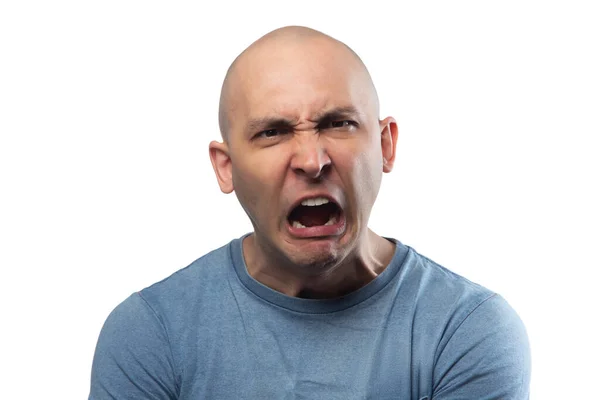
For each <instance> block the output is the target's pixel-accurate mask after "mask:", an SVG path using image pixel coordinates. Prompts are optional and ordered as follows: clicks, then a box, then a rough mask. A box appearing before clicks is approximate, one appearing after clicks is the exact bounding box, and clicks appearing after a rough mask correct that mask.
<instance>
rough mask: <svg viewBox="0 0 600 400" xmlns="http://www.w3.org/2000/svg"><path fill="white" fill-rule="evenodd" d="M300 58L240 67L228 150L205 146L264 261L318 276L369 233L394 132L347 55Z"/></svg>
mask: <svg viewBox="0 0 600 400" xmlns="http://www.w3.org/2000/svg"><path fill="white" fill-rule="evenodd" d="M302 54H307V53H303V52H301V51H298V49H296V48H294V47H293V46H290V47H287V48H286V50H280V49H279V48H278V52H277V54H273V52H272V51H271V52H269V51H263V52H260V51H258V54H254V55H253V58H252V62H248V63H247V65H246V66H245V67H244V68H240V70H239V72H238V74H239V79H238V82H239V85H236V87H237V88H238V89H239V90H236V92H235V100H233V101H234V103H233V104H232V107H231V110H232V111H231V115H230V118H229V121H230V122H229V129H230V130H229V140H228V142H229V143H228V145H224V144H221V147H218V146H216V147H213V145H211V157H212V160H213V165H214V166H215V171H216V172H217V175H218V177H219V175H220V177H219V181H220V183H221V188H222V189H223V190H224V191H229V190H228V189H233V190H235V192H236V194H237V197H238V199H239V201H240V203H241V205H242V207H243V208H244V210H245V211H246V213H247V214H248V216H249V217H250V220H251V221H252V224H253V226H254V229H255V237H254V240H255V242H256V243H257V244H258V245H259V247H260V248H261V249H263V251H265V252H267V253H268V257H271V258H275V259H280V260H283V261H286V262H287V264H290V265H294V266H297V267H298V268H300V269H302V270H304V271H305V272H307V273H311V272H315V273H319V272H322V271H323V269H326V268H329V267H331V266H334V265H336V264H337V263H339V262H341V261H342V260H343V259H345V258H346V257H347V256H348V255H349V254H351V253H352V252H353V251H355V250H356V248H357V246H358V245H359V243H360V241H361V240H362V239H364V237H365V236H366V232H367V223H368V220H369V215H370V213H371V209H372V206H373V203H374V202H375V199H376V197H377V193H378V191H379V186H380V183H381V177H382V171H387V170H390V169H391V163H392V162H393V153H394V146H395V134H396V128H395V123H394V122H393V120H391V119H388V120H386V121H379V120H378V116H377V112H378V111H377V103H376V98H375V93H374V90H373V88H372V86H371V83H370V81H369V80H368V78H367V76H366V72H365V71H364V70H363V69H361V68H360V64H358V61H357V60H356V59H355V58H354V56H353V55H351V54H349V53H348V51H347V50H346V49H343V48H339V47H336V46H333V45H330V44H328V43H322V44H320V46H319V45H318V44H313V46H312V47H311V49H310V56H307V57H303V56H301V55H302ZM313 57H314V58H313ZM248 61H249V60H248ZM392 124H393V127H390V125H392ZM214 149H217V151H215V150H214ZM218 149H220V151H219V150H218ZM220 172H221V174H220ZM223 177H224V179H223ZM223 183H225V184H226V185H225V186H224V185H223ZM303 201H304V202H303ZM323 202H328V203H325V204H322V205H320V206H319V203H323ZM302 204H304V205H302Z"/></svg>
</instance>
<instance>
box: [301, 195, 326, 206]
mask: <svg viewBox="0 0 600 400" xmlns="http://www.w3.org/2000/svg"><path fill="white" fill-rule="evenodd" d="M327 203H329V200H327V199H326V198H325V197H315V198H314V199H306V200H304V201H303V202H302V205H303V206H320V205H322V204H327Z"/></svg>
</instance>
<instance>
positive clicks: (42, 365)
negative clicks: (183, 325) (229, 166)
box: [0, 0, 600, 399]
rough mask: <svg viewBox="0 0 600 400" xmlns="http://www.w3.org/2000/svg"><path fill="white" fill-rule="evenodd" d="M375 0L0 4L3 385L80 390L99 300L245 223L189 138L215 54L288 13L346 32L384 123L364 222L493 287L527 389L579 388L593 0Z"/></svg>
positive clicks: (591, 241) (581, 393)
mask: <svg viewBox="0 0 600 400" xmlns="http://www.w3.org/2000/svg"><path fill="white" fill-rule="evenodd" d="M391 4H392V2H389V3H388V4H386V3H382V2H377V1H372V0H371V1H365V2H357V3H354V2H348V1H345V2H342V1H315V2H313V1H302V2H289V3H287V2H275V1H272V2H266V1H248V2H245V3H241V2H240V3H239V4H234V3H232V2H230V1H218V2H215V3H214V4H212V5H204V4H202V3H201V2H200V1H197V2H166V1H165V2H157V1H126V0H120V1H102V2H100V1H97V2H91V1H89V2H85V1H71V2H68V1H44V2H42V1H38V2H31V1H4V2H2V5H0V61H1V62H0V133H1V141H0V184H1V186H0V191H1V196H0V202H1V208H0V268H1V275H0V285H1V286H0V287H1V289H0V307H1V319H0V321H1V328H0V335H1V340H0V364H1V365H0V368H1V369H2V370H1V375H0V377H1V378H0V379H1V381H2V395H0V396H1V397H2V398H6V399H82V398H86V396H87V394H88V390H89V375H90V368H91V362H92V357H93V352H94V347H95V344H96V339H97V336H98V333H99V331H100V328H101V326H102V323H103V322H104V319H105V318H106V316H107V315H108V313H109V312H110V311H111V310H112V309H113V308H114V307H115V306H116V305H117V304H118V303H119V302H120V301H122V300H123V299H124V298H126V297H127V296H128V295H129V294H130V293H132V292H133V291H136V290H139V289H141V288H143V287H145V286H148V285H150V284H152V283H154V282H155V281H158V280H160V279H162V278H164V277H166V276H168V275H169V274H171V273H172V272H174V271H175V270H177V269H179V268H182V267H184V266H186V265H188V264H189V263H190V262H192V261H193V260H194V259H196V258H198V257H199V256H201V255H203V254H204V253H206V252H208V251H210V250H212V249H214V248H216V247H219V246H221V245H223V244H225V243H227V242H228V241H229V240H231V239H232V238H235V237H238V236H241V235H242V234H244V233H245V232H247V231H249V230H250V224H249V223H248V222H247V219H246V216H245V214H244V213H243V211H242V209H241V207H240V206H239V205H238V203H237V200H236V198H235V196H234V195H230V196H225V195H223V194H221V192H220V191H219V190H218V186H217V184H216V180H215V178H214V175H213V172H212V168H211V166H210V162H209V159H208V151H207V145H208V142H209V141H210V140H211V139H216V138H218V137H219V133H218V125H217V103H218V96H219V90H220V85H221V82H222V79H223V76H224V74H225V71H226V69H227V67H228V66H229V63H230V62H231V61H232V60H233V58H234V57H235V56H236V55H237V54H238V53H239V52H240V51H242V50H243V49H244V48H245V47H246V46H247V45H249V44H250V43H251V42H252V41H254V40H255V39H257V38H258V37H259V36H261V35H263V34H265V33H266V32H268V31H270V30H272V29H275V28H277V27H280V26H283V25H289V24H299V25H307V26H311V27H313V28H316V29H319V30H322V31H324V32H325V33H328V34H330V35H332V36H334V37H336V38H338V39H340V40H342V41H344V42H346V43H347V44H349V45H350V46H351V47H353V48H354V49H355V50H356V51H357V52H358V54H359V55H361V57H362V58H363V60H364V61H365V63H366V64H367V66H368V68H369V69H370V71H371V73H372V75H373V78H374V81H375V84H376V86H377V88H378V90H379V94H380V98H381V104H382V117H385V116H387V115H393V116H395V117H396V118H397V120H398V124H399V129H400V139H399V144H398V160H397V164H396V168H395V170H394V172H393V173H392V174H390V175H386V176H385V179H384V182H383V187H382V190H381V192H380V196H379V199H378V202H377V204H376V206H375V209H374V212H373V215H372V222H371V226H372V228H373V229H374V230H375V231H376V232H378V233H380V234H382V235H385V236H392V237H395V238H398V239H400V240H401V241H403V242H404V243H406V244H408V245H410V246H412V247H414V248H415V249H417V250H418V251H419V252H421V253H423V254H425V255H427V256H429V257H430V258H432V259H434V260H435V261H438V262H439V263H441V264H443V265H444V266H446V267H448V268H450V269H452V270H454V271H456V272H458V273H460V274H462V275H464V276H466V277H468V278H469V279H471V280H473V281H475V282H478V283H481V284H483V285H484V286H487V287H489V288H490V289H492V290H495V291H497V292H499V293H501V294H502V295H503V296H504V297H505V298H506V299H507V300H508V301H509V302H510V303H511V304H512V306H513V307H514V308H515V309H516V310H517V311H518V312H519V314H520V315H521V317H522V319H523V320H524V322H525V324H526V326H527V328H528V332H529V335H530V341H531V346H532V353H533V378H532V386H531V387H532V399H575V398H591V397H592V396H594V393H595V394H596V395H597V393H598V392H597V389H596V388H597V383H598V380H597V374H598V372H600V371H599V370H598V358H599V357H600V352H599V345H598V337H600V329H599V328H598V325H597V323H598V320H599V314H600V313H599V311H598V306H600V302H599V301H598V298H597V295H596V293H597V292H598V289H597V288H598V283H597V277H598V273H597V270H598V268H600V257H599V256H598V241H599V239H600V234H599V226H600V225H599V224H600V218H599V212H598V204H600V196H599V194H598V188H599V184H598V182H599V178H598V172H599V171H600V163H599V160H598V158H599V156H598V152H599V146H598V144H597V139H598V135H599V134H600V122H599V120H600V118H599V117H600V115H599V114H600V79H599V76H600V55H599V53H600V39H599V38H600V28H599V25H600V24H599V21H600V13H599V10H598V6H597V5H596V4H597V3H596V2H593V1H589V2H582V1H544V2H542V1H502V2H500V1H494V2H492V1H444V2H442V1H439V2H432V1H420V2H416V1H415V2H397V3H393V4H395V5H393V6H392V5H391ZM299 56H301V55H299Z"/></svg>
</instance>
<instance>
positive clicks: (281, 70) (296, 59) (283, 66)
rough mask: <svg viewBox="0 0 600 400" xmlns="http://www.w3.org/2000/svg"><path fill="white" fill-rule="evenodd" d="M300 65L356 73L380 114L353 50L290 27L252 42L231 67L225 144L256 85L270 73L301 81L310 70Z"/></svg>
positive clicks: (223, 105)
mask: <svg viewBox="0 0 600 400" xmlns="http://www.w3.org/2000/svg"><path fill="white" fill-rule="evenodd" d="M333 61H335V62H333ZM299 63H305V64H306V63H308V64H310V63H312V65H314V66H315V69H317V67H318V68H319V69H321V70H323V71H320V72H321V74H322V75H325V76H326V75H330V76H331V77H335V76H337V75H338V74H340V73H342V71H341V70H342V69H344V70H346V69H349V70H352V72H351V73H352V74H353V75H352V76H353V79H355V80H356V79H357V77H358V80H360V81H361V82H360V84H361V85H363V86H364V87H365V89H366V92H368V97H369V101H370V102H371V103H372V106H373V107H374V109H375V110H376V111H375V112H376V113H377V114H378V113H379V100H378V97H377V92H376V90H375V86H374V85H373V81H372V79H371V76H370V74H369V72H368V70H367V68H366V67H365V65H364V64H363V62H362V60H361V59H360V57H359V56H358V55H357V54H356V53H355V52H354V51H353V50H352V49H351V48H350V47H348V46H347V45H346V44H344V43H342V42H340V41H338V40H336V39H334V38H332V37H330V36H328V35H325V34H324V33H321V32H319V31H316V30H314V29H310V28H306V27H301V26H288V27H284V28H280V29H276V30H274V31H272V32H269V33H267V34H266V35H264V36H263V37H261V38H260V39H258V40H257V41H255V42H254V43H252V44H251V45H250V46H249V47H248V48H246V49H245V50H244V51H243V52H242V53H241V54H240V55H239V56H238V57H237V58H236V59H235V60H234V61H233V63H232V64H231V66H230V67H229V69H228V71H227V74H226V76H225V80H224V82H223V86H222V89H221V99H220V103H219V127H220V130H221V136H222V137H223V139H224V140H225V141H228V138H229V133H230V131H231V129H232V122H233V119H235V118H236V117H235V114H236V111H238V110H239V109H241V108H243V104H242V103H243V102H244V101H251V98H252V95H251V93H248V92H249V90H251V88H252V86H253V84H255V85H258V84H259V81H260V79H261V78H262V79H263V80H264V78H265V74H267V73H268V74H269V78H271V79H270V80H273V79H275V80H276V79H277V78H278V77H279V75H281V74H285V73H294V74H297V75H298V82H300V81H301V78H302V75H306V72H307V69H306V68H304V70H303V72H300V71H297V69H298V68H297V67H298V64H299ZM267 71H268V72H267ZM309 72H312V71H309Z"/></svg>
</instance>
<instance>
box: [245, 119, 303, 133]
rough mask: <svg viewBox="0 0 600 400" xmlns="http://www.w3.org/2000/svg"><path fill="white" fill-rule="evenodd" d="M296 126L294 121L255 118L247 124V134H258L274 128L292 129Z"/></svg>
mask: <svg viewBox="0 0 600 400" xmlns="http://www.w3.org/2000/svg"><path fill="white" fill-rule="evenodd" d="M293 126H294V121H292V120H289V119H285V118H277V117H274V118H272V117H264V118H253V119H251V120H250V121H248V123H247V124H246V132H248V133H256V132H261V131H264V130H267V129H274V128H291V127H293Z"/></svg>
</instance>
